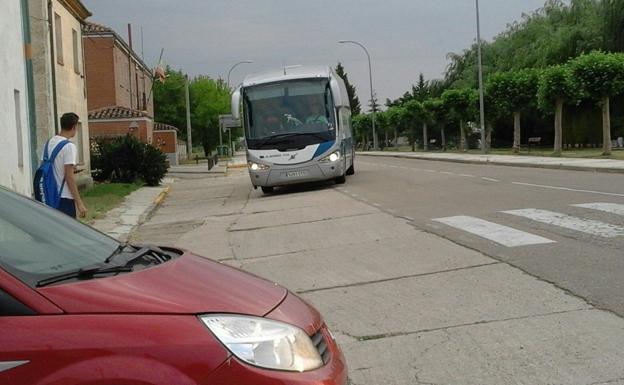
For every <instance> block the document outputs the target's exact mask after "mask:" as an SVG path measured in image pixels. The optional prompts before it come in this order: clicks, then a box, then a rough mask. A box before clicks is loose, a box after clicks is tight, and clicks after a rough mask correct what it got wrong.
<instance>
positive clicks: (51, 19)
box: [48, 0, 59, 134]
mask: <svg viewBox="0 0 624 385" xmlns="http://www.w3.org/2000/svg"><path fill="white" fill-rule="evenodd" d="M53 22H54V10H53V9H52V0H48V29H49V34H50V60H51V64H52V66H51V67H50V71H51V73H50V75H51V76H52V109H53V112H54V133H55V134H58V133H59V116H58V102H57V98H56V55H55V52H56V51H55V47H54V37H55V34H54V27H55V25H54V24H53Z"/></svg>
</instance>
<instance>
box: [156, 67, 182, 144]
mask: <svg viewBox="0 0 624 385" xmlns="http://www.w3.org/2000/svg"><path fill="white" fill-rule="evenodd" d="M165 72H166V80H165V82H164V83H161V82H154V120H155V121H157V122H160V123H166V124H170V125H172V126H175V127H178V128H183V127H186V106H185V98H184V87H185V82H186V80H185V77H184V74H183V73H182V72H181V71H175V70H173V69H171V68H170V67H167V68H166V70H165ZM182 136H183V137H186V134H185V133H183V134H182Z"/></svg>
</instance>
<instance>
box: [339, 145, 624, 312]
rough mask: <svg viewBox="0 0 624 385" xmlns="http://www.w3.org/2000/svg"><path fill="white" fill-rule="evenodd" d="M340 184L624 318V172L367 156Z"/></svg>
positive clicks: (353, 193) (421, 226) (354, 194)
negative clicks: (596, 171)
mask: <svg viewBox="0 0 624 385" xmlns="http://www.w3.org/2000/svg"><path fill="white" fill-rule="evenodd" d="M339 190H340V191H342V192H343V193H345V194H347V195H350V196H352V197H354V198H356V199H358V200H360V201H363V202H368V203H371V204H373V205H375V206H376V207H379V208H381V209H382V210H385V211H387V212H389V213H392V214H394V215H398V216H402V217H404V218H408V219H409V220H410V221H411V222H412V223H413V224H414V226H416V227H417V228H419V229H421V230H425V231H430V232H432V233H435V234H438V235H440V236H443V237H445V238H448V239H450V240H452V241H453V242H456V243H459V244H461V245H464V246H467V247H470V248H472V249H475V250H479V251H480V252H482V253H484V254H486V255H488V256H491V257H493V258H495V259H498V260H502V261H505V262H508V263H510V264H512V265H514V266H517V267H519V268H520V269H522V270H524V271H526V272H528V273H529V274H531V275H534V276H536V277H539V278H541V279H544V280H546V281H549V282H553V283H554V284H556V285H557V286H559V287H561V288H564V289H566V290H569V291H570V292H572V293H574V294H575V295H578V296H580V297H582V298H584V299H586V300H587V301H588V302H590V303H592V304H593V305H595V306H596V307H599V308H604V309H608V310H610V311H613V312H616V313H617V314H619V315H620V316H624V279H622V277H623V275H622V274H623V273H624V251H623V250H624V175H620V174H607V173H592V172H581V171H560V170H548V169H534V168H521V167H506V166H491V165H487V166H483V165H472V164H460V163H449V162H436V161H420V160H410V159H396V158H373V157H365V156H362V157H360V158H359V159H358V174H357V177H354V178H352V179H350V180H349V182H348V185H345V186H344V187H343V188H339ZM577 205H583V206H585V205H588V206H586V207H579V206H577ZM518 210H521V211H518ZM537 210H540V211H537ZM562 215H565V216H562ZM483 221H486V222H483ZM495 225H502V226H505V228H499V227H498V226H495ZM514 230H518V231H520V232H515V231H514ZM474 232H476V233H477V234H479V235H475V234H474ZM484 236H486V237H489V238H491V239H486V238H484ZM535 236H537V237H535ZM538 237H541V238H542V239H540V238H538ZM501 243H502V244H501Z"/></svg>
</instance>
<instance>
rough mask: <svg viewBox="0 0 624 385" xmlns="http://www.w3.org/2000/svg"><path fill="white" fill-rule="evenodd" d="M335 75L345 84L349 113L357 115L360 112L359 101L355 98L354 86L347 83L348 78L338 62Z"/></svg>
mask: <svg viewBox="0 0 624 385" xmlns="http://www.w3.org/2000/svg"><path fill="white" fill-rule="evenodd" d="M336 74H337V75H338V76H340V77H341V78H342V80H344V82H345V87H346V88H347V95H348V96H349V104H350V105H351V113H352V114H353V115H358V114H359V113H360V112H361V111H360V110H361V105H360V100H359V99H358V97H357V93H356V90H355V86H353V85H352V84H351V83H350V82H349V76H348V75H347V73H346V71H345V69H344V67H343V66H342V64H341V63H340V62H338V65H337V66H336Z"/></svg>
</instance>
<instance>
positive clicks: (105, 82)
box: [83, 36, 117, 111]
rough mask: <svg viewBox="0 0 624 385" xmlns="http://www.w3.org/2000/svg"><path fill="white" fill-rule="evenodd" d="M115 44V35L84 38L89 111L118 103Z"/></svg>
mask: <svg viewBox="0 0 624 385" xmlns="http://www.w3.org/2000/svg"><path fill="white" fill-rule="evenodd" d="M114 44H115V39H114V38H113V37H99V36H86V37H85V38H84V39H83V45H84V48H85V71H86V76H87V107H88V108H89V111H91V110H96V109H98V108H102V107H109V106H114V105H115V104H116V103H117V101H116V98H115V91H116V89H115V71H114V68H115V67H114V62H115V61H114V58H113V52H114Z"/></svg>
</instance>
